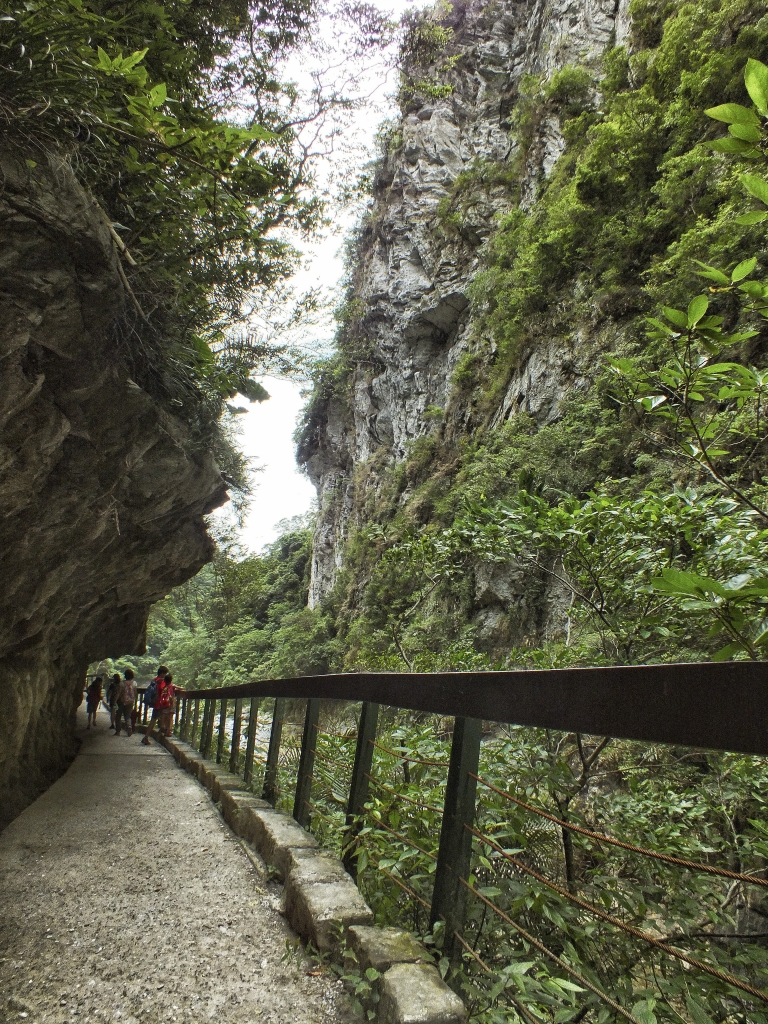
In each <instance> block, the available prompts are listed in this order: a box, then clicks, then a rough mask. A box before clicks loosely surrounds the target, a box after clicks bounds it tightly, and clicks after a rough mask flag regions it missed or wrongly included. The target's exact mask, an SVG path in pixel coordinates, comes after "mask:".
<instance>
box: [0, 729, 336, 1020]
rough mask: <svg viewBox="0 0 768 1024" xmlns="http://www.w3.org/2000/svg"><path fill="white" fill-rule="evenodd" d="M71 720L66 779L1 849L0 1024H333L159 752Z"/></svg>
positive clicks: (275, 899) (205, 810)
mask: <svg viewBox="0 0 768 1024" xmlns="http://www.w3.org/2000/svg"><path fill="white" fill-rule="evenodd" d="M99 717H100V722H99V725H98V726H97V728H96V729H95V730H91V731H86V730H85V728H84V726H85V714H84V713H83V714H82V722H81V723H80V720H79V724H81V726H82V731H81V735H82V739H83V744H82V747H81V750H80V753H79V755H78V757H77V758H76V760H75V761H74V763H73V764H72V766H71V767H70V769H69V771H68V772H67V773H66V774H65V775H64V776H63V777H62V778H61V779H59V780H58V782H56V783H55V784H54V785H53V786H52V787H51V788H50V789H49V790H48V791H47V792H46V793H44V794H43V796H41V797H40V799H39V800H37V801H36V802H35V803H34V804H32V806H31V807H28V808H27V809H26V810H25V811H24V812H23V813H22V814H21V815H20V816H19V817H18V818H17V819H16V820H15V821H14V822H12V823H11V825H9V827H8V828H7V829H6V830H5V831H4V832H3V833H2V834H0V1021H2V1022H8V1024H10V1022H13V1024H21V1022H22V1021H23V1022H24V1024H42V1022H43V1021H48V1022H55V1024H64V1022H72V1024H86V1022H89V1021H92V1022H96V1021H119V1022H120V1024H139V1022H142V1024H150V1022H155V1021H157V1022H160V1021H162V1022H163V1024H167V1022H174V1021H178V1022H191V1021H195V1022H200V1021H208V1020H216V1021H217V1024H245V1022H248V1024H254V1022H259V1024H332V1022H333V1024H335V1022H347V1021H349V1020H351V1019H352V1018H351V1017H350V1016H349V1014H348V1012H347V1011H346V1010H345V1008H344V1007H345V1002H346V1000H345V998H344V996H343V994H342V992H341V990H340V987H339V984H338V982H334V981H333V980H332V976H331V975H329V974H328V973H326V972H323V973H321V974H319V975H318V976H314V977H313V976H312V975H311V974H309V973H308V972H309V971H310V970H311V969H312V965H311V964H310V963H309V962H308V961H306V960H302V958H301V957H300V956H299V957H296V956H292V957H290V958H289V959H287V960H286V961H285V962H281V957H283V956H284V955H285V954H286V941H287V942H288V943H290V944H291V945H292V944H293V943H294V942H295V936H294V934H293V933H292V932H291V930H290V929H289V928H288V926H287V925H286V923H285V922H284V920H283V919H282V917H281V916H280V914H279V899H280V893H281V888H280V887H279V886H277V885H275V884H273V883H271V882H267V881H266V880H265V878H264V876H263V875H262V874H261V873H260V872H259V871H258V870H257V868H256V867H254V865H253V863H252V862H251V860H249V858H248V857H247V856H246V854H245V851H244V850H243V848H242V846H241V845H240V842H239V840H238V839H237V838H236V837H235V836H234V835H233V834H232V832H231V831H230V830H229V828H228V827H227V826H226V825H225V824H224V822H223V821H222V819H221V817H220V815H219V813H218V812H217V810H216V809H215V807H214V806H213V805H212V804H211V801H210V799H209V797H208V794H207V792H206V791H205V790H204V789H203V788H202V787H201V786H200V785H199V784H198V783H197V782H196V781H195V780H194V779H192V778H191V777H190V776H189V775H187V773H186V772H183V771H181V770H180V769H179V768H178V767H177V765H176V763H175V761H174V760H173V758H172V757H171V756H170V755H169V754H168V753H166V751H165V750H163V749H162V748H161V747H160V746H158V745H157V744H153V745H152V747H150V748H149V749H148V748H147V747H143V746H142V745H141V743H140V736H139V735H138V734H137V735H134V736H133V737H131V738H130V739H129V738H127V737H126V736H125V735H123V736H119V737H115V735H114V733H113V732H112V731H110V730H109V719H108V716H107V714H106V712H104V710H103V709H102V710H101V711H100V712H99Z"/></svg>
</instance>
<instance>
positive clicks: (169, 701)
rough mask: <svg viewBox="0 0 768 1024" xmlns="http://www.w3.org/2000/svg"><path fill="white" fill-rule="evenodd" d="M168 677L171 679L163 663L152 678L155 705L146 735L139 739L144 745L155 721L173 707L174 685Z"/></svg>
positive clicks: (151, 733)
mask: <svg viewBox="0 0 768 1024" xmlns="http://www.w3.org/2000/svg"><path fill="white" fill-rule="evenodd" d="M169 679H171V680H172V679H173V676H171V674H170V672H169V671H168V669H167V668H166V667H165V665H161V666H160V667H159V668H158V670H157V675H156V676H155V678H154V680H153V681H154V682H155V683H156V684H157V696H156V698H155V706H154V707H153V708H152V717H151V718H150V720H149V727H148V728H147V732H146V735H145V736H144V739H143V740H142V741H141V742H142V743H143V744H144V746H145V747H148V746H149V744H150V737H151V736H152V735H153V733H154V731H155V722H157V721H158V719H162V715H163V712H167V711H168V708H172V707H173V700H174V692H175V691H174V687H173V682H169V681H168V680H169Z"/></svg>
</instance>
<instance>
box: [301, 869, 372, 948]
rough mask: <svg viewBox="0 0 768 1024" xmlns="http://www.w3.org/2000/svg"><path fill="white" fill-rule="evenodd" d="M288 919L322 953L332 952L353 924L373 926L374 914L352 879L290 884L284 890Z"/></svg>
mask: <svg viewBox="0 0 768 1024" xmlns="http://www.w3.org/2000/svg"><path fill="white" fill-rule="evenodd" d="M285 916H286V918H287V919H288V921H289V922H290V924H291V926H292V927H293V928H295V929H296V931H297V932H298V933H299V935H301V936H302V938H305V939H306V940H307V941H308V942H311V943H312V945H313V946H314V947H315V949H318V950H319V951H320V952H321V953H328V952H332V951H333V950H335V949H336V948H337V947H338V944H339V940H340V938H341V937H342V936H343V935H344V933H345V932H346V930H347V928H349V927H350V925H353V924H372V923H373V914H372V913H371V910H370V908H369V906H368V904H367V903H366V902H365V900H364V899H363V897H362V896H361V895H360V890H359V889H358V888H357V886H356V885H355V883H354V882H353V881H352V879H351V878H350V877H349V875H347V877H346V879H343V880H341V879H340V880H338V881H334V882H298V881H293V882H292V881H291V878H290V876H289V877H288V884H287V885H286V888H285Z"/></svg>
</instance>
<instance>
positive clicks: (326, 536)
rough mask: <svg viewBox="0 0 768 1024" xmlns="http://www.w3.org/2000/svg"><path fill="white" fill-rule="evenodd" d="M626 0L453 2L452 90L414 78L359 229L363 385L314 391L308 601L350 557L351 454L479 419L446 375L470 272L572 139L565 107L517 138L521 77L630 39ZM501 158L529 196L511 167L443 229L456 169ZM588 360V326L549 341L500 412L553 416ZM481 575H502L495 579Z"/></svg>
mask: <svg viewBox="0 0 768 1024" xmlns="http://www.w3.org/2000/svg"><path fill="white" fill-rule="evenodd" d="M628 6H629V5H628V0H524V2H517V0H496V2H493V3H488V2H487V0H474V2H472V3H469V4H467V5H466V6H465V5H463V4H461V3H458V2H457V3H454V5H453V8H452V12H451V14H450V15H449V16H448V17H447V19H446V23H447V24H449V25H450V27H451V29H452V30H453V33H454V44H453V47H452V49H451V53H454V54H456V55H458V56H459V60H458V61H457V62H456V64H455V66H454V67H453V69H451V70H449V71H447V72H446V74H445V75H444V76H443V80H444V83H446V84H447V85H449V86H450V93H449V94H448V95H446V96H443V97H441V98H438V99H425V98H424V96H423V95H419V94H418V92H417V93H416V94H415V96H413V97H412V98H409V99H406V100H405V101H404V104H403V114H402V120H401V122H400V125H399V127H398V130H397V131H396V132H395V133H394V135H393V139H392V141H391V143H390V148H389V152H388V153H387V154H386V156H385V157H384V159H383V160H382V162H381V164H380V167H379V171H378V176H377V180H376V183H375V189H374V205H373V209H372V212H371V214H370V216H369V217H368V219H367V220H366V222H365V223H364V224H363V227H362V231H361V235H360V238H359V240H358V245H357V252H358V256H359V262H358V265H357V267H356V269H355V270H354V273H353V279H352V292H353V296H354V299H353V303H354V313H353V319H354V323H353V324H352V326H349V325H348V326H347V327H346V328H345V330H346V334H347V337H349V336H350V335H354V336H355V338H356V339H357V343H358V348H359V350H360V357H359V358H358V360H357V362H356V365H355V369H354V373H353V379H352V383H351V386H350V387H349V388H348V390H347V391H346V392H345V393H338V394H333V393H331V394H327V395H325V396H320V397H318V398H316V402H315V407H314V408H313V410H312V415H311V417H310V420H309V424H308V427H307V430H306V431H305V434H304V438H303V441H302V444H301V445H300V451H299V457H300V460H301V461H303V462H304V464H305V465H306V468H307V470H308V472H309V474H310V477H311V479H312V480H313V482H314V483H315V485H316V487H317V490H318V496H319V503H320V516H319V522H318V526H317V532H316V536H315V546H314V560H313V570H312V585H311V591H310V605H311V606H312V605H316V604H318V603H319V602H320V601H321V600H322V598H323V597H324V596H325V595H326V594H328V592H329V591H330V589H331V588H332V586H333V584H334V581H335V580H336V578H337V574H338V571H339V569H340V567H341V566H342V564H343V562H344V542H345V538H346V537H347V535H348V533H349V530H350V528H351V526H353V525H354V524H353V520H354V509H355V505H356V503H358V504H359V503H360V502H361V500H362V497H361V495H360V493H359V488H360V484H359V482H357V483H356V482H355V467H359V466H360V465H361V464H363V463H365V462H366V461H367V460H371V459H372V458H373V457H375V458H376V459H377V460H379V462H384V463H387V462H388V463H392V462H393V461H394V462H397V461H398V460H403V459H404V458H405V457H406V454H407V451H408V446H409V444H410V443H411V442H413V441H414V440H415V439H417V438H419V437H422V436H423V435H425V434H427V433H429V432H431V431H434V430H435V429H436V426H435V419H436V418H437V417H440V418H441V419H444V421H445V423H446V427H447V429H453V430H454V431H457V432H461V431H462V430H465V429H466V427H467V425H468V424H469V423H470V422H471V420H472V409H471V408H470V407H469V406H468V404H467V403H466V401H465V400H464V399H463V397H462V396H461V395H460V394H458V395H457V394H456V393H454V394H451V383H450V382H451V378H452V375H453V374H454V371H455V369H456V367H457V365H458V364H459V361H460V360H461V357H462V356H463V355H464V354H465V353H466V352H467V351H468V349H469V348H470V347H471V345H472V328H473V309H472V306H471V303H470V300H469V298H468V295H467V289H468V286H469V285H470V284H471V282H472V279H473V277H474V275H475V273H476V271H477V269H478V265H479V258H480V255H481V253H482V248H483V243H484V241H485V240H486V239H487V238H488V236H489V234H490V233H491V230H492V227H493V225H494V222H495V221H496V219H497V218H498V215H499V214H500V213H503V212H504V211H505V210H507V209H509V208H510V205H511V203H512V202H513V201H514V202H517V201H519V202H520V205H521V206H522V207H523V208H525V206H526V205H527V204H530V202H531V201H532V199H533V197H534V196H535V194H536V189H537V182H538V181H540V180H541V178H542V177H543V176H547V175H548V174H549V173H550V172H551V170H552V167H553V166H554V164H555V162H556V161H557V159H558V157H559V156H560V154H561V153H562V151H563V148H564V142H563V138H562V135H561V132H560V123H559V120H558V117H557V116H556V115H554V116H549V117H545V118H544V119H543V120H542V121H541V122H540V123H539V125H538V126H537V129H536V133H535V136H534V138H533V139H532V141H531V144H530V145H529V146H527V148H526V150H525V152H524V153H523V152H522V151H521V150H519V149H518V147H517V144H516V143H515V142H514V141H512V140H513V136H512V133H511V131H510V128H511V124H510V112H511V111H512V110H513V108H514V106H515V104H516V102H517V100H518V97H519V94H520V91H521V87H522V86H523V85H524V82H525V77H526V76H529V75H536V76H541V77H542V79H543V80H547V79H551V77H552V75H553V74H554V73H555V72H557V71H558V70H560V69H562V68H564V67H566V66H567V65H587V66H589V65H595V64H596V63H597V61H598V60H599V58H600V56H601V55H602V54H603V53H604V52H605V50H606V49H607V48H609V47H611V46H615V45H621V43H622V42H623V41H624V40H625V39H626V36H627V33H628V30H629V18H628ZM505 164H506V165H508V166H509V167H510V168H512V167H515V166H516V167H517V168H518V170H517V171H516V178H517V179H519V200H518V199H517V198H516V199H514V200H513V198H512V190H511V189H510V187H509V185H508V183H505V182H504V181H503V180H498V181H497V182H496V183H495V184H494V181H493V180H491V181H490V182H489V183H486V186H485V187H484V188H483V189H482V190H481V189H477V190H476V192H475V194H474V195H473V196H472V201H471V203H470V204H468V205H465V207H464V209H463V217H462V223H461V228H460V230H458V231H455V232H453V234H449V233H447V232H446V230H445V209H446V203H447V202H449V201H450V199H451V197H452V195H455V194H456V188H457V184H459V183H460V181H461V178H460V176H461V175H463V174H464V173H465V172H467V171H472V170H473V169H474V170H475V171H476V170H477V168H478V167H482V166H484V165H485V166H489V167H490V166H493V167H495V168H496V169H497V170H498V168H499V167H502V168H503V166H504V165H505ZM521 165H522V166H521ZM516 188H517V186H516ZM589 361H590V351H589V346H588V345H583V346H581V347H579V345H578V339H572V338H571V339H567V340H564V339H563V338H552V339H550V340H549V341H548V342H546V343H543V344H540V345H538V346H537V347H536V349H535V351H533V352H531V354H530V355H529V356H528V357H527V358H526V359H525V360H524V361H523V362H522V364H521V365H520V366H519V368H518V369H517V370H516V371H515V372H514V374H513V375H512V377H511V379H510V381H509V384H508V386H507V389H506V393H505V395H504V396H503V398H502V401H501V402H500V403H499V405H498V408H497V409H496V411H495V414H494V417H493V421H494V423H499V422H502V421H503V420H504V419H506V418H508V417H509V416H510V415H513V414H514V413H516V412H517V411H520V410H524V411H526V412H528V413H530V415H531V416H533V417H534V419H535V420H536V421H537V422H539V423H545V422H548V421H551V420H552V419H554V418H556V417H557V415H558V409H559V406H560V403H561V401H562V398H563V396H564V395H565V394H567V393H568V392H569V391H571V390H572V389H574V388H578V387H579V386H580V385H581V384H582V381H583V376H584V371H585V367H586V366H587V365H588V364H589ZM435 414H437V417H436V415H435ZM368 486H372V485H371V484H370V483H369V484H368ZM374 486H375V485H374ZM356 488H357V491H358V493H356ZM484 586H485V590H488V587H489V586H490V587H491V591H492V590H493V586H491V584H490V583H489V581H486V585H484ZM505 587H506V590H509V587H508V586H507V585H506V584H503V585H501V589H502V591H505ZM481 596H482V595H481ZM509 597H510V595H509V594H507V593H506V591H505V592H504V593H498V594H496V595H495V596H494V595H493V594H491V595H490V597H489V600H491V603H493V602H494V601H495V602H496V604H508V602H509ZM481 603H482V602H481Z"/></svg>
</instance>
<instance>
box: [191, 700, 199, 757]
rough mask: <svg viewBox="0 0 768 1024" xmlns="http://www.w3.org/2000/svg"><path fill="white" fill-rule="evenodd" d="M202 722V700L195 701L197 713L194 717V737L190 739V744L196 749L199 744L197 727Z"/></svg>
mask: <svg viewBox="0 0 768 1024" xmlns="http://www.w3.org/2000/svg"><path fill="white" fill-rule="evenodd" d="M199 722H200V698H199V697H198V698H197V699H196V700H195V713H194V715H193V716H192V735H191V736H190V737H189V742H190V743H191V744H192V746H193V747H194V746H195V744H196V743H197V727H198V724H199Z"/></svg>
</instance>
